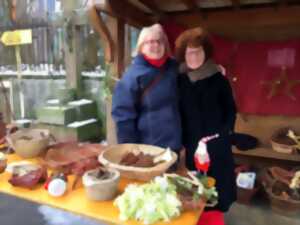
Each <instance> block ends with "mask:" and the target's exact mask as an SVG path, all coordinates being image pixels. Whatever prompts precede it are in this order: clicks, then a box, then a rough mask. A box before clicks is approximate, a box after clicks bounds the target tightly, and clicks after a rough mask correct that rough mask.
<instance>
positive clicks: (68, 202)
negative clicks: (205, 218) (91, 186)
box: [0, 155, 198, 225]
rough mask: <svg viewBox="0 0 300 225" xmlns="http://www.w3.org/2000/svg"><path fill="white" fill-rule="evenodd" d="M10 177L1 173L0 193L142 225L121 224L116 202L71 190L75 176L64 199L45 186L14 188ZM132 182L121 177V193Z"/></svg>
mask: <svg viewBox="0 0 300 225" xmlns="http://www.w3.org/2000/svg"><path fill="white" fill-rule="evenodd" d="M20 160H22V159H20V158H19V157H18V156H16V155H10V156H8V163H10V162H14V161H20ZM26 161H32V162H38V161H39V159H32V160H27V159H26ZM9 177H10V174H8V173H3V174H0V192H3V193H5V194H8V195H13V196H16V197H20V198H23V199H26V200H29V201H33V202H37V203H40V204H47V205H50V206H53V207H56V208H60V209H63V210H66V211H70V212H73V213H77V214H81V215H84V216H88V217H91V218H93V219H97V220H100V221H102V222H104V223H109V224H126V225H141V224H142V223H139V222H137V221H126V222H123V221H120V220H119V211H118V208H116V207H115V206H113V201H103V202H94V201H90V200H88V199H87V198H86V196H85V191H84V188H83V187H82V186H80V185H78V186H79V187H78V188H77V189H76V190H74V191H71V185H72V182H73V179H74V178H72V177H71V178H70V179H69V181H70V182H69V183H68V191H67V193H66V194H65V195H64V196H63V197H59V198H55V197H51V196H50V195H48V192H47V191H46V190H45V189H44V188H43V186H42V185H40V186H38V187H37V188H36V189H34V190H28V189H24V188H19V187H13V186H12V185H11V184H10V183H8V179H9ZM132 182H135V181H132V180H127V179H123V178H122V179H121V182H120V185H119V191H120V193H121V192H122V190H124V188H125V187H126V185H127V184H128V183H132ZM197 219H198V213H197V212H184V213H183V214H181V216H180V217H178V218H176V219H173V220H172V221H170V222H169V223H164V222H161V223H156V224H155V225H164V224H170V223H171V224H173V225H194V224H196V222H197Z"/></svg>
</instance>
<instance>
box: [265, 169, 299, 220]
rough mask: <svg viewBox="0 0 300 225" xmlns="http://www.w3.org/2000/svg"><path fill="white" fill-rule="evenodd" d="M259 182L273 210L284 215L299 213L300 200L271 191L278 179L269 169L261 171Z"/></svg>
mask: <svg viewBox="0 0 300 225" xmlns="http://www.w3.org/2000/svg"><path fill="white" fill-rule="evenodd" d="M261 182H262V184H263V186H264V189H265V192H266V193H267V195H268V198H269V200H270V204H271V209H272V210H273V211H274V212H276V213H278V214H281V215H285V216H292V215H296V214H299V213H300V201H298V200H293V199H291V198H286V197H283V196H277V195H275V194H274V193H273V187H274V185H276V184H277V183H278V182H280V181H278V180H277V179H276V178H274V177H273V176H272V174H271V172H270V169H267V168H265V169H264V170H263V171H262V174H261ZM282 184H283V183H282Z"/></svg>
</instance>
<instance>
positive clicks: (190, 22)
mask: <svg viewBox="0 0 300 225" xmlns="http://www.w3.org/2000/svg"><path fill="white" fill-rule="evenodd" d="M299 11H300V6H289V7H285V8H280V9H278V10H274V8H273V7H268V8H259V9H243V10H242V9H241V10H239V11H237V12H235V13H232V10H223V11H216V12H210V13H209V15H208V18H207V19H206V20H204V19H201V20H197V19H196V18H198V13H195V12H190V13H184V12H182V13H169V15H168V16H169V17H170V19H173V20H174V21H176V22H177V23H179V24H183V25H185V26H187V27H196V26H204V27H208V28H222V27H223V28H230V29H240V28H257V27H260V28H263V27H265V26H277V27H283V26H285V25H288V26H291V25H295V26H298V25H300V14H299Z"/></svg>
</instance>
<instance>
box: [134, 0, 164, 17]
mask: <svg viewBox="0 0 300 225" xmlns="http://www.w3.org/2000/svg"><path fill="white" fill-rule="evenodd" d="M139 2H141V3H142V4H143V5H144V6H146V7H147V8H148V9H150V10H151V11H152V12H153V13H154V14H155V15H157V16H161V15H163V14H164V12H163V11H161V10H160V8H158V6H157V5H156V3H155V2H154V1H153V0H139Z"/></svg>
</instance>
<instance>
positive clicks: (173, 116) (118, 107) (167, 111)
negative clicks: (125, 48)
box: [112, 55, 182, 151]
mask: <svg viewBox="0 0 300 225" xmlns="http://www.w3.org/2000/svg"><path fill="white" fill-rule="evenodd" d="M161 71H162V72H161ZM161 73H163V75H162V76H161V79H160V80H159V81H158V82H157V83H156V84H154V85H153V86H152V88H149V90H148V91H147V93H146V94H145V96H144V97H143V98H142V97H141V96H142V93H143V92H144V90H145V88H147V87H148V86H149V85H150V83H151V82H152V81H153V79H155V77H157V76H159V75H160V74H161ZM112 116H113V119H114V121H115V123H116V128H117V138H118V142H119V143H143V144H151V145H156V146H160V147H164V148H165V147H170V148H171V149H172V150H174V151H178V150H180V149H181V147H182V143H181V122H180V114H179V109H178V89H177V63H176V62H175V61H174V60H173V59H170V58H169V59H168V60H167V61H166V63H165V64H164V65H163V66H162V68H157V67H154V66H152V65H151V64H150V63H148V62H147V61H146V60H145V59H144V57H143V56H142V55H138V56H137V57H135V59H134V60H133V63H132V64H131V65H130V67H129V68H128V69H127V71H126V72H125V74H124V76H123V77H122V79H121V80H120V81H119V82H118V83H117V85H116V87H115V91H114V95H113V102H112Z"/></svg>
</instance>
